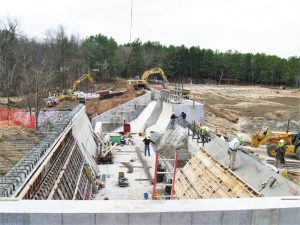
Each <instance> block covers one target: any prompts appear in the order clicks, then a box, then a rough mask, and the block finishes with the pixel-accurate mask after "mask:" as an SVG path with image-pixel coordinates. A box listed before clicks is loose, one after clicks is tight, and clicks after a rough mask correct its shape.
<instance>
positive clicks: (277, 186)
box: [189, 137, 300, 197]
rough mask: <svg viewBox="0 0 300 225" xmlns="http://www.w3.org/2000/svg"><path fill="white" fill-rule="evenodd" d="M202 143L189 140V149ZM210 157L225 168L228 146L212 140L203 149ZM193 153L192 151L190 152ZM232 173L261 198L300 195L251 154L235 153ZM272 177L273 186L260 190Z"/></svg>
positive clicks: (291, 183)
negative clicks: (259, 193) (273, 179)
mask: <svg viewBox="0 0 300 225" xmlns="http://www.w3.org/2000/svg"><path fill="white" fill-rule="evenodd" d="M200 146H202V143H197V141H196V140H192V138H190V139H189V148H190V149H194V151H197V149H198V148H199V147H200ZM203 148H204V149H205V150H206V151H207V152H208V153H209V154H210V155H211V156H212V157H214V158H215V159H216V160H218V161H219V162H220V163H221V164H223V165H224V166H225V167H228V165H229V155H228V153H227V150H228V148H229V145H228V143H227V142H225V141H223V140H222V139H221V138H218V137H216V138H214V139H212V141H211V142H209V143H207V144H205V145H204V147H203ZM191 151H193V150H191ZM234 173H235V174H236V175H237V176H238V177H240V178H241V179H242V180H244V181H245V182H246V183H247V184H248V185H249V186H251V187H252V188H253V189H255V190H256V191H259V192H261V193H262V195H263V196H266V197H267V196H294V195H300V186H299V185H297V184H295V183H293V182H291V181H289V180H288V179H286V178H284V177H282V176H281V175H279V174H278V173H276V172H275V171H274V170H272V169H271V168H270V167H269V166H267V165H266V163H264V162H263V161H261V160H260V159H259V158H257V157H255V156H254V155H252V154H246V153H244V152H242V151H238V152H237V156H236V162H235V170H234ZM271 177H274V178H276V180H277V181H276V182H275V183H274V184H273V186H271V187H269V185H266V187H265V188H263V189H262V186H261V184H263V183H268V180H269V179H270V178H271Z"/></svg>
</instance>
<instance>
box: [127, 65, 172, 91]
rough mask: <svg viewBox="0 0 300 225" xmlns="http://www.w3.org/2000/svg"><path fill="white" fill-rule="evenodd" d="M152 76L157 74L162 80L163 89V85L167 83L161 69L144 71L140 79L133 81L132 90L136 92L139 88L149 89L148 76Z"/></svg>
mask: <svg viewBox="0 0 300 225" xmlns="http://www.w3.org/2000/svg"><path fill="white" fill-rule="evenodd" d="M153 74H159V75H160V76H161V78H162V79H163V87H164V88H166V86H165V83H169V82H168V79H167V76H166V75H165V73H164V71H163V70H162V69H161V68H153V69H150V70H146V71H145V72H144V73H143V75H142V77H141V79H139V77H136V79H135V80H133V81H132V82H133V87H134V89H136V90H138V89H141V88H144V89H149V86H148V78H149V76H151V75H153Z"/></svg>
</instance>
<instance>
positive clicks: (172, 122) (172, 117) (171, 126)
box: [170, 112, 177, 130]
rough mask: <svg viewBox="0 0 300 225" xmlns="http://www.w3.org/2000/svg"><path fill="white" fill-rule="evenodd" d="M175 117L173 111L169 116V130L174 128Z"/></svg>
mask: <svg viewBox="0 0 300 225" xmlns="http://www.w3.org/2000/svg"><path fill="white" fill-rule="evenodd" d="M176 119H177V116H176V115H175V113H174V112H173V113H172V115H171V118H170V128H171V130H174V129H175V121H176Z"/></svg>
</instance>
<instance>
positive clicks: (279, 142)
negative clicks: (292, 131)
mask: <svg viewBox="0 0 300 225" xmlns="http://www.w3.org/2000/svg"><path fill="white" fill-rule="evenodd" d="M278 146H279V147H282V146H284V140H283V139H280V141H278Z"/></svg>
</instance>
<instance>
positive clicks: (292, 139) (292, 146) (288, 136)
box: [251, 126, 300, 160]
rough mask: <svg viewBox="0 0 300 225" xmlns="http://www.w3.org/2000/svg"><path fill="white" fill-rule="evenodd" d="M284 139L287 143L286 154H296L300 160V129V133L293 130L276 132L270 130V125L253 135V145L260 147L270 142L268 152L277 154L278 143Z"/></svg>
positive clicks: (271, 154) (273, 154)
mask: <svg viewBox="0 0 300 225" xmlns="http://www.w3.org/2000/svg"><path fill="white" fill-rule="evenodd" d="M281 139H283V140H284V142H285V144H286V147H287V148H286V152H285V154H286V155H293V156H296V158H297V159H298V160H300V131H298V133H292V132H288V131H287V132H275V131H270V127H269V126H267V127H265V128H264V130H263V131H258V132H256V133H254V134H252V136H251V146H252V147H258V146H259V145H263V144H265V143H268V145H267V153H268V155H269V156H271V157H275V155H276V151H275V149H276V145H277V142H278V141H279V140H281Z"/></svg>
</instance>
